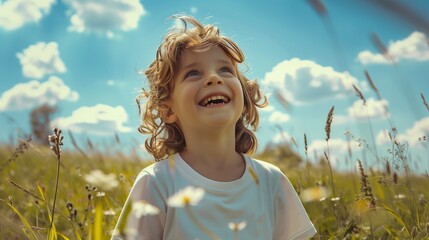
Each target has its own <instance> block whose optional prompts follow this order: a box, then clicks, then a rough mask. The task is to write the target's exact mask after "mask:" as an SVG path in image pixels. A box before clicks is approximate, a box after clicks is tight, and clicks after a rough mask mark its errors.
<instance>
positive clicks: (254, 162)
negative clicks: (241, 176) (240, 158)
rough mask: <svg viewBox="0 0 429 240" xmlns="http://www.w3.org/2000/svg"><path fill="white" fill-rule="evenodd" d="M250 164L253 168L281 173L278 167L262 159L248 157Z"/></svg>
mask: <svg viewBox="0 0 429 240" xmlns="http://www.w3.org/2000/svg"><path fill="white" fill-rule="evenodd" d="M248 159H249V160H250V164H251V166H252V167H254V168H255V170H260V171H266V172H269V173H280V174H281V173H282V171H281V170H280V168H279V167H277V166H276V165H274V164H272V163H269V162H267V161H264V160H260V159H256V158H253V157H248Z"/></svg>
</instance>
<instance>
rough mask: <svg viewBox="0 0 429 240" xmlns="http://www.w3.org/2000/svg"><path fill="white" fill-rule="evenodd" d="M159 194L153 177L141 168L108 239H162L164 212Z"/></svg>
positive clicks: (159, 191) (163, 204) (160, 190)
mask: <svg viewBox="0 0 429 240" xmlns="http://www.w3.org/2000/svg"><path fill="white" fill-rule="evenodd" d="M162 196H163V193H162V189H160V188H159V184H157V182H156V180H155V179H154V177H153V176H152V175H151V174H149V173H148V172H146V171H145V170H143V171H142V172H141V173H140V174H139V175H138V176H137V178H136V181H135V182H134V185H133V187H132V188H131V191H130V193H129V195H128V198H127V200H126V202H125V204H124V207H123V208H122V212H121V214H120V216H119V220H118V222H117V224H116V227H115V230H114V232H113V236H112V238H111V239H112V240H120V239H136V240H137V239H138V240H149V239H150V240H157V239H162V235H163V231H164V224H165V215H166V204H165V200H164V198H163V197H162Z"/></svg>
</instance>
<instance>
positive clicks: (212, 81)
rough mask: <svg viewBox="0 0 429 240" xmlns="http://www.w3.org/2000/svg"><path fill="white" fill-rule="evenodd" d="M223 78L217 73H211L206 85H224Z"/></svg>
mask: <svg viewBox="0 0 429 240" xmlns="http://www.w3.org/2000/svg"><path fill="white" fill-rule="evenodd" d="M222 84H223V79H222V78H220V77H219V76H217V75H216V74H212V75H210V76H209V77H208V78H207V80H206V81H205V82H204V86H206V87H208V86H211V85H222Z"/></svg>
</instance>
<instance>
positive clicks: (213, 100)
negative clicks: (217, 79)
mask: <svg viewBox="0 0 429 240" xmlns="http://www.w3.org/2000/svg"><path fill="white" fill-rule="evenodd" d="M228 102H229V98H227V97H225V96H222V95H216V96H210V97H208V98H206V99H204V100H202V101H201V102H200V103H199V104H200V106H203V107H209V106H212V105H217V104H226V103H228Z"/></svg>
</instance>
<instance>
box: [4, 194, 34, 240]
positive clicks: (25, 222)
mask: <svg viewBox="0 0 429 240" xmlns="http://www.w3.org/2000/svg"><path fill="white" fill-rule="evenodd" d="M0 200H1V201H3V202H5V203H6V204H7V205H8V206H9V207H10V208H11V209H12V210H13V212H14V213H16V215H18V217H19V219H21V222H22V223H23V224H24V226H25V229H26V230H27V231H28V232H29V233H31V234H28V233H27V231H23V232H24V234H25V235H26V236H27V237H28V238H29V239H34V240H37V239H38V238H37V236H36V234H35V233H34V231H33V228H32V227H31V225H30V223H29V222H28V221H27V219H26V218H25V217H24V216H23V215H22V214H21V213H20V212H19V211H18V209H16V208H15V207H14V206H13V205H12V204H10V203H8V202H6V201H4V200H3V199H0Z"/></svg>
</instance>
